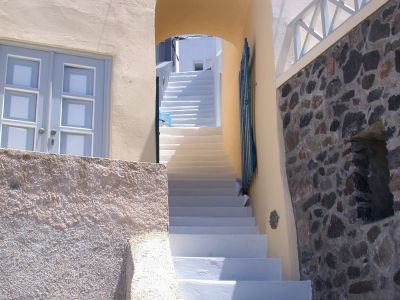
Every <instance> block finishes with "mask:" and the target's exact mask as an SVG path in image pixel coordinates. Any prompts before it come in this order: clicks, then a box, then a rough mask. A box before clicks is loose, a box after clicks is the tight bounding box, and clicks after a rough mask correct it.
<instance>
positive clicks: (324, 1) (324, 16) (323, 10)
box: [319, 0, 358, 38]
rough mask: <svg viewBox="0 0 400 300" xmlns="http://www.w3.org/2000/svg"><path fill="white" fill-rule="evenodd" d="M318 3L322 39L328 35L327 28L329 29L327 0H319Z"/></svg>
mask: <svg viewBox="0 0 400 300" xmlns="http://www.w3.org/2000/svg"><path fill="white" fill-rule="evenodd" d="M356 1H358V0H356ZM319 2H320V8H321V9H320V10H321V22H322V35H323V37H324V38H326V37H327V36H328V34H329V28H330V22H329V10H328V0H320V1H319Z"/></svg>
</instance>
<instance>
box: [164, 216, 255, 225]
mask: <svg viewBox="0 0 400 300" xmlns="http://www.w3.org/2000/svg"><path fill="white" fill-rule="evenodd" d="M169 223H170V226H223V227H226V226H254V225H255V224H256V223H255V219H254V217H249V218H227V217H224V218H221V217H208V218H205V217H170V218H169Z"/></svg>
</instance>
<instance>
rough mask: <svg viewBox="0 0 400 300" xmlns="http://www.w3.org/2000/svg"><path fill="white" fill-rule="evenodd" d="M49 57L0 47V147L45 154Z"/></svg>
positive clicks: (43, 54) (29, 51) (45, 53)
mask: <svg viewBox="0 0 400 300" xmlns="http://www.w3.org/2000/svg"><path fill="white" fill-rule="evenodd" d="M49 57H50V55H49V53H47V52H45V51H36V50H29V49H25V48H16V47H8V46H0V101H1V105H0V130H1V147H4V148H12V149H18V150H29V151H46V142H47V135H46V130H40V128H46V127H47V123H46V114H47V109H46V107H47V106H48V93H49V83H48V82H49V80H48V77H49Z"/></svg>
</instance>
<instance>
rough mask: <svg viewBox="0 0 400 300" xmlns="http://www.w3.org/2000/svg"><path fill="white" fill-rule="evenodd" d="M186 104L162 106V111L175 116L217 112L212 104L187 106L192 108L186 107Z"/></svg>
mask: <svg viewBox="0 0 400 300" xmlns="http://www.w3.org/2000/svg"><path fill="white" fill-rule="evenodd" d="M184 107H185V106H180V105H178V106H170V107H160V111H161V112H162V113H167V114H169V115H170V116H174V115H177V114H181V113H183V114H197V115H201V114H215V108H214V107H212V106H211V105H209V106H206V107H204V106H203V107H198V106H196V105H192V106H190V105H189V106H187V107H190V108H184Z"/></svg>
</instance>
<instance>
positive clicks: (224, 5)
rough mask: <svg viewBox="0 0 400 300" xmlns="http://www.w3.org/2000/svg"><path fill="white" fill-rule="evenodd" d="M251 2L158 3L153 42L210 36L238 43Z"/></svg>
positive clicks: (172, 0)
mask: <svg viewBox="0 0 400 300" xmlns="http://www.w3.org/2000/svg"><path fill="white" fill-rule="evenodd" d="M250 2H251V0H218V1H216V0H202V1H199V0H158V1H157V8H156V42H157V43H159V42H162V41H163V40H164V39H166V38H168V37H171V36H173V35H179V34H194V33H196V34H209V35H213V36H217V37H220V38H222V39H225V40H228V41H230V42H231V43H233V44H240V43H241V35H242V33H243V28H244V25H245V24H246V18H247V10H248V6H249V3H250Z"/></svg>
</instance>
